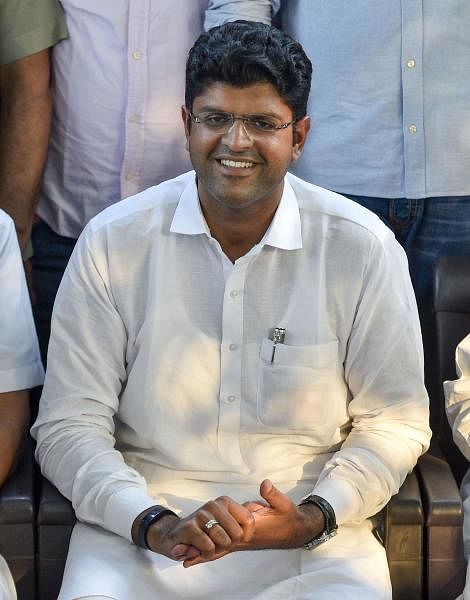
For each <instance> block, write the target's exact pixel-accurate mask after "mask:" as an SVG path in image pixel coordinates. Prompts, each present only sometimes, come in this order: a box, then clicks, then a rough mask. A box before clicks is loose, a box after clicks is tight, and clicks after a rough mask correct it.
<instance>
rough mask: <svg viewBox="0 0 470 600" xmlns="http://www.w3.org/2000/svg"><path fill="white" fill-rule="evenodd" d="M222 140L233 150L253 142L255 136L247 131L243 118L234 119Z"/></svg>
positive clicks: (246, 146) (240, 148)
mask: <svg viewBox="0 0 470 600" xmlns="http://www.w3.org/2000/svg"><path fill="white" fill-rule="evenodd" d="M222 142H223V143H224V144H225V145H226V146H228V147H229V148H230V149H231V150H242V149H244V148H249V147H250V146H251V145H252V144H253V138H252V137H251V135H250V133H249V132H248V131H247V129H246V126H245V123H244V122H243V119H234V120H233V123H232V124H231V125H230V127H229V128H228V129H227V131H226V132H225V134H224V136H223V138H222Z"/></svg>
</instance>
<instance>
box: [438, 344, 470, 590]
mask: <svg viewBox="0 0 470 600" xmlns="http://www.w3.org/2000/svg"><path fill="white" fill-rule="evenodd" d="M456 368H457V376H458V379H456V380H455V381H445V382H444V392H445V395H446V411H447V416H448V418H449V423H450V425H451V427H452V434H453V438H454V441H455V443H456V444H457V446H458V448H459V449H460V450H461V452H462V454H463V455H464V456H465V457H466V458H467V460H470V334H469V335H467V337H466V338H465V339H463V340H462V341H461V342H460V344H459V345H458V347H457V351H456ZM460 492H461V494H462V500H463V507H464V522H463V538H464V551H465V556H466V558H467V561H468V557H469V556H470V470H469V471H467V473H466V474H465V476H464V478H463V480H462V484H461V486H460ZM462 598H464V600H468V598H470V575H469V570H468V569H467V582H466V585H465V589H464V592H463V596H462Z"/></svg>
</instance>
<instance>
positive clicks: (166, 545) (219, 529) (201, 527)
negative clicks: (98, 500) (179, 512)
mask: <svg viewBox="0 0 470 600" xmlns="http://www.w3.org/2000/svg"><path fill="white" fill-rule="evenodd" d="M260 495H261V498H262V500H253V501H249V502H245V503H244V504H239V503H238V502H235V501H234V500H232V499H231V498H229V497H227V496H221V497H220V498H217V499H216V500H211V501H209V502H206V504H204V505H203V506H201V508H199V509H198V510H197V511H195V512H194V513H192V514H191V515H189V516H188V517H184V518H177V517H173V516H171V515H170V516H165V517H163V518H162V519H160V520H159V521H157V522H156V523H155V524H154V525H152V526H151V527H150V528H149V531H148V534H147V541H148V543H149V546H150V548H151V549H152V550H153V551H154V552H158V553H160V554H163V555H165V556H168V557H169V558H172V559H174V560H179V561H183V566H185V567H191V566H193V565H197V564H199V563H203V562H208V561H212V560H216V559H218V558H221V557H222V556H225V555H226V554H228V553H230V552H235V551H240V550H261V549H268V548H270V549H274V548H299V547H300V546H302V545H303V544H304V543H305V542H307V541H308V540H310V539H312V538H313V537H315V536H316V535H317V534H319V533H320V532H321V531H322V530H323V528H324V518H323V514H322V512H321V511H320V510H319V509H318V508H317V507H316V506H315V505H303V506H300V507H299V506H297V505H295V504H294V503H293V502H292V500H291V499H290V498H289V497H288V496H286V495H285V494H283V493H282V492H280V491H279V490H278V489H277V488H276V487H275V486H274V485H273V484H272V483H271V481H269V480H268V479H265V480H264V481H263V482H262V483H261V485H260ZM214 522H215V523H214Z"/></svg>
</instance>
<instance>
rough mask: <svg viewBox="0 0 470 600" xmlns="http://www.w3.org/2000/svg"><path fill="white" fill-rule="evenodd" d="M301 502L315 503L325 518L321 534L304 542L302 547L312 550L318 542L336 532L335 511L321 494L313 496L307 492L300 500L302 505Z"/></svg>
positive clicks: (327, 538)
mask: <svg viewBox="0 0 470 600" xmlns="http://www.w3.org/2000/svg"><path fill="white" fill-rule="evenodd" d="M303 504H315V506H317V507H318V508H319V509H320V510H321V512H322V513H323V517H324V519H325V529H324V530H323V531H322V532H321V534H320V535H318V536H316V537H314V538H313V539H312V540H310V541H308V542H307V543H306V544H304V548H305V549H306V550H312V549H313V548H316V547H317V546H319V545H320V544H323V542H326V541H327V540H329V539H331V538H332V537H334V536H335V535H336V533H337V529H338V525H337V524H336V516H335V511H334V510H333V507H332V506H331V504H330V503H329V502H327V501H326V500H325V498H322V497H321V496H315V494H309V495H308V496H305V498H303V499H302V500H301V502H300V504H299V506H302V505H303Z"/></svg>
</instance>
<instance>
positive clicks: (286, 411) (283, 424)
mask: <svg viewBox="0 0 470 600" xmlns="http://www.w3.org/2000/svg"><path fill="white" fill-rule="evenodd" d="M272 353H273V342H272V341H271V340H268V339H264V340H263V342H262V345H261V352H260V366H259V376H258V394H257V417H258V422H259V423H260V424H261V425H264V426H265V427H266V428H269V429H270V430H273V431H277V432H282V431H284V432H286V433H288V432H294V431H295V432H296V433H306V434H308V435H312V434H314V437H315V438H317V440H318V442H319V443H321V444H328V443H330V442H331V437H332V435H333V432H334V431H335V429H336V428H337V426H338V413H339V407H340V406H341V405H342V404H344V402H345V398H346V388H345V384H344V381H343V377H342V373H341V371H340V369H339V366H338V342H337V341H334V342H329V343H327V344H320V345H316V346H287V345H285V344H278V345H277V346H276V349H275V354H274V360H273V362H271V357H272Z"/></svg>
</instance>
